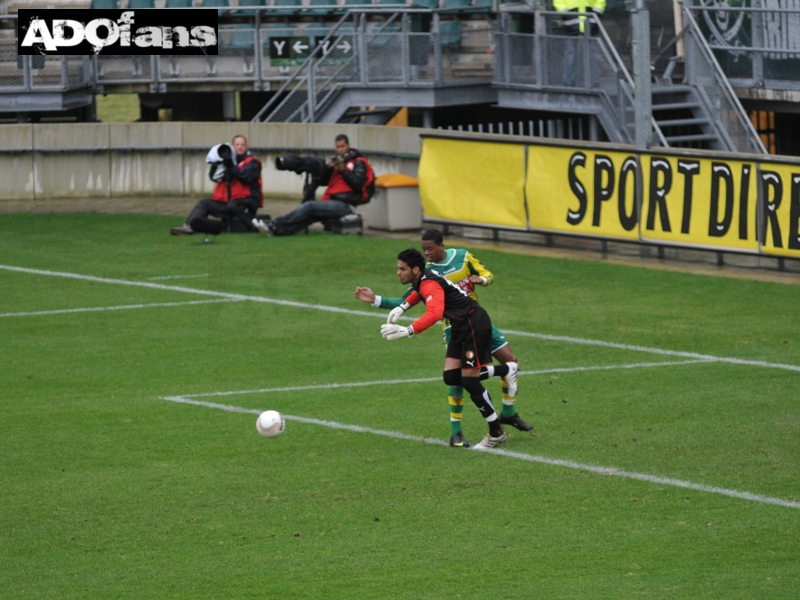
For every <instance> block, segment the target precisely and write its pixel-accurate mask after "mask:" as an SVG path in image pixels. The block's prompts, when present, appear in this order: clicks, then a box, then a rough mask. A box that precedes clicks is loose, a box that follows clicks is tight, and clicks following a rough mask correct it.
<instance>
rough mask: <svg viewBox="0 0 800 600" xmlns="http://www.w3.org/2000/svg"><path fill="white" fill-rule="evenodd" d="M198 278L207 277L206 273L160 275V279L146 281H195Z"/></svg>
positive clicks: (152, 278) (151, 278)
mask: <svg viewBox="0 0 800 600" xmlns="http://www.w3.org/2000/svg"><path fill="white" fill-rule="evenodd" d="M198 277H208V273H200V274H199V275H162V276H161V277H148V278H147V281H160V280H162V279H197V278H198Z"/></svg>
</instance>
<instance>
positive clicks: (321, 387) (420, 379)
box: [180, 360, 712, 398]
mask: <svg viewBox="0 0 800 600" xmlns="http://www.w3.org/2000/svg"><path fill="white" fill-rule="evenodd" d="M707 362H712V361H709V360H681V361H672V362H655V363H633V364H627V365H598V366H590V367H559V368H554V369H542V370H540V371H520V372H519V373H517V376H518V377H519V376H520V375H549V374H551V373H576V372H580V371H612V370H615V369H645V368H649V367H670V366H673V365H693V364H696V363H707ZM441 380H442V378H441V376H439V377H416V378H413V379H378V380H376V381H352V382H345V383H323V384H320V385H295V386H291V387H275V388H261V389H258V390H234V391H229V392H204V393H201V394H182V395H181V396H180V397H181V398H218V397H220V396H241V395H246V394H271V393H274V392H303V391H308V390H335V389H338V388H354V387H367V386H371V385H405V384H409V383H431V382H433V381H441Z"/></svg>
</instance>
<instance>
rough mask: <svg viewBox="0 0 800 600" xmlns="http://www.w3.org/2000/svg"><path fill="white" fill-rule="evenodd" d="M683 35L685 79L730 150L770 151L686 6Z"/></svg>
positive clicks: (763, 152) (764, 152)
mask: <svg viewBox="0 0 800 600" xmlns="http://www.w3.org/2000/svg"><path fill="white" fill-rule="evenodd" d="M683 19H684V23H683V25H684V29H683V32H682V33H683V38H684V42H685V44H686V59H685V60H686V64H685V73H684V78H685V82H686V83H687V84H689V85H691V86H693V87H694V88H695V90H696V91H697V92H698V93H699V95H700V97H701V100H702V102H703V104H704V105H705V107H706V110H708V111H710V114H709V115H708V116H709V119H710V121H711V122H712V123H714V124H715V127H716V129H717V131H718V133H719V135H720V136H721V137H722V138H723V139H724V141H725V144H726V146H727V147H728V149H729V150H732V151H736V152H753V153H759V154H767V150H766V148H764V144H763V143H762V142H761V138H760V137H759V135H758V133H757V132H756V130H755V128H754V127H753V124H752V123H751V122H750V119H749V118H748V116H747V113H745V111H744V108H743V107H742V104H741V102H739V98H737V97H736V94H734V92H733V89H732V88H731V85H730V83H729V82H728V79H727V77H726V76H725V73H723V72H722V69H721V68H720V66H719V63H718V62H717V60H716V58H715V56H714V53H713V52H712V50H711V48H710V47H709V45H708V42H707V41H706V39H705V37H704V36H703V33H702V32H701V31H700V28H699V27H698V26H697V22H696V21H695V20H694V18H693V17H692V13H691V10H690V9H688V8H686V7H684V9H683Z"/></svg>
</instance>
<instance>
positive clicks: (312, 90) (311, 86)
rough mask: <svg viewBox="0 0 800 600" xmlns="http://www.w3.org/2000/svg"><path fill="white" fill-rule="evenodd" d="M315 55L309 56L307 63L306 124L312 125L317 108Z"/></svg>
mask: <svg viewBox="0 0 800 600" xmlns="http://www.w3.org/2000/svg"><path fill="white" fill-rule="evenodd" d="M315 62H316V59H315V55H314V54H312V55H311V60H310V61H309V63H308V88H307V89H308V102H306V105H307V106H308V122H309V123H313V122H314V121H315V120H316V116H317V115H316V108H317V106H316V105H317V85H316V84H317V82H316V81H315V80H314V76H315V73H314V72H315V71H316V68H315V66H316V65H315Z"/></svg>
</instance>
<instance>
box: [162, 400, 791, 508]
mask: <svg viewBox="0 0 800 600" xmlns="http://www.w3.org/2000/svg"><path fill="white" fill-rule="evenodd" d="M159 400H165V401H167V402H177V403H179V404H191V405H194V406H203V407H205V408H216V409H219V410H224V411H228V412H234V413H246V414H253V415H259V414H261V413H262V412H263V411H261V410H258V409H253V408H243V407H240V406H231V405H228V404H216V403H214V402H203V401H201V400H191V399H189V398H188V397H187V396H161V397H160V398H159ZM283 416H284V418H285V419H287V420H289V421H297V422H298V423H307V424H309V425H321V426H322V427H330V428H332V429H345V430H347V431H354V432H357V433H371V434H372V435H380V436H384V437H391V438H396V439H401V440H410V441H414V442H425V443H426V444H433V445H436V446H447V442H445V441H444V440H439V439H436V438H426V437H422V436H418V435H409V434H406V433H400V432H398V431H387V430H384V429H372V428H371V427H361V426H360V425H348V424H346V423H338V422H336V421H324V420H322V419H310V418H308V417H298V416H293V415H283ZM479 452H485V453H487V454H496V455H498V456H505V457H507V458H516V459H518V460H525V461H528V462H535V463H541V464H545V465H550V466H554V467H564V468H567V469H575V470H578V471H588V472H590V473H596V474H598V475H611V476H614V477H623V478H625V479H635V480H637V481H645V482H647V483H654V484H656V485H666V486H671V487H679V488H684V489H689V490H695V491H698V492H705V493H709V494H720V495H723V496H729V497H731V498H738V499H741V500H750V501H751V502H759V503H761V504H774V505H777V506H784V507H786V508H797V509H800V502H793V501H791V500H783V499H782V498H772V497H770V496H762V495H760V494H753V493H751V492H740V491H738V490H729V489H727V488H721V487H716V486H713V485H704V484H702V483H692V482H691V481H684V480H682V479H674V478H672V477H658V476H657V475H647V474H646V473H636V472H633V471H623V470H621V469H616V468H614V467H600V466H597V465H586V464H583V463H578V462H574V461H571V460H561V459H557V458H547V457H546V456H537V455H535V454H526V453H524V452H512V451H509V450H502V449H499V448H495V449H492V450H482V451H481V450H479Z"/></svg>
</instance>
